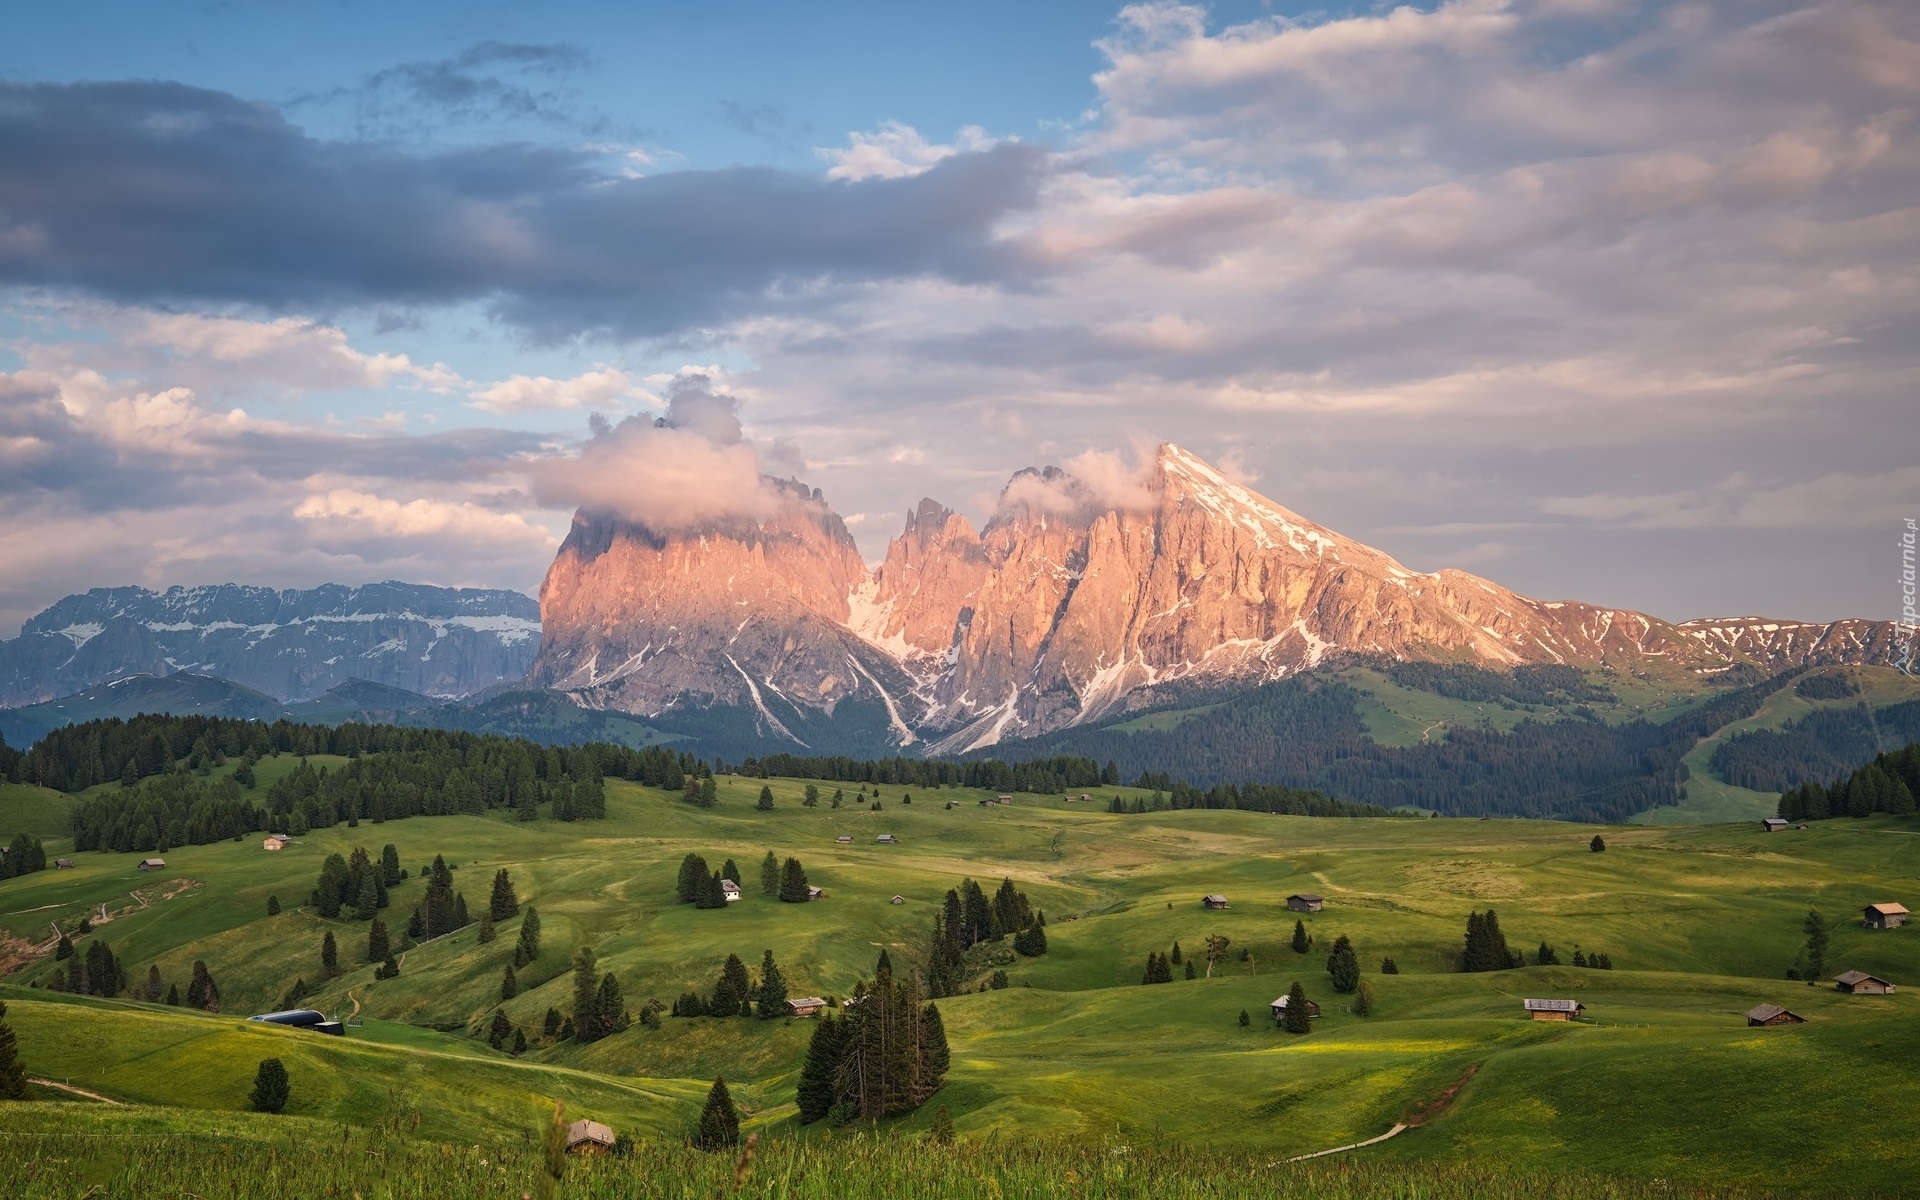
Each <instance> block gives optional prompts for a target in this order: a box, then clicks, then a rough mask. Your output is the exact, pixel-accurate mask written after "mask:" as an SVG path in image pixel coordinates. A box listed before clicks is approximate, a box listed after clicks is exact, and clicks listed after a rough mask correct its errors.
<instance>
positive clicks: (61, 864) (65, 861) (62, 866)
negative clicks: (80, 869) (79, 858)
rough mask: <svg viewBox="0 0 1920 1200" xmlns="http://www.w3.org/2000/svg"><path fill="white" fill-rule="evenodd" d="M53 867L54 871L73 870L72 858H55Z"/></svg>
mask: <svg viewBox="0 0 1920 1200" xmlns="http://www.w3.org/2000/svg"><path fill="white" fill-rule="evenodd" d="M53 869H54V870H56V871H71V870H73V860H72V859H70V858H56V859H54V860H53Z"/></svg>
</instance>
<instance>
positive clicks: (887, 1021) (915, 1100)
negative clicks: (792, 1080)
mask: <svg viewBox="0 0 1920 1200" xmlns="http://www.w3.org/2000/svg"><path fill="white" fill-rule="evenodd" d="M841 1014H842V1015H841V1016H839V1017H838V1018H836V1017H834V1016H833V1015H832V1014H831V1013H830V1012H829V1013H827V1014H823V1015H822V1016H821V1018H820V1023H819V1025H817V1026H816V1027H815V1028H814V1031H813V1038H812V1040H811V1041H810V1042H809V1043H808V1045H807V1057H806V1061H805V1062H804V1063H803V1064H802V1065H801V1068H800V1080H799V1085H798V1088H797V1092H798V1100H799V1107H800V1120H801V1122H802V1123H803V1124H811V1123H812V1122H814V1121H818V1120H821V1119H823V1118H824V1119H828V1120H831V1121H833V1123H835V1124H836V1125H843V1124H846V1123H848V1122H851V1121H860V1120H866V1121H877V1120H879V1119H880V1118H882V1117H896V1116H901V1115H903V1114H905V1113H910V1112H912V1111H914V1110H915V1109H917V1108H919V1107H920V1106H921V1105H922V1104H924V1103H926V1101H927V1098H928V1097H930V1096H932V1095H933V1094H934V1093H935V1092H937V1091H939V1090H940V1085H941V1083H942V1082H944V1081H945V1079H946V1074H947V1066H948V1058H949V1051H948V1047H947V1033H946V1027H945V1025H943V1024H942V1022H941V1020H940V1010H939V1008H938V1007H936V1006H935V1005H934V1004H933V1002H932V1001H931V1000H929V999H927V997H926V996H925V995H924V994H923V993H922V991H921V987H920V980H919V978H918V976H916V975H914V974H913V973H912V972H909V973H908V974H907V977H906V979H905V980H904V981H901V980H897V979H896V978H895V977H894V973H893V964H892V962H891V960H890V959H889V958H888V956H887V954H886V952H885V951H882V952H881V955H880V961H879V963H878V964H877V965H876V966H875V968H874V978H873V983H872V984H871V985H868V983H867V982H866V981H865V980H862V981H861V982H859V983H858V984H855V985H854V989H853V995H852V996H850V997H848V999H847V1002H846V1003H845V1004H844V1005H843V1006H842V1007H841Z"/></svg>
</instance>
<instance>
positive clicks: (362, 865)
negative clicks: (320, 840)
mask: <svg viewBox="0 0 1920 1200" xmlns="http://www.w3.org/2000/svg"><path fill="white" fill-rule="evenodd" d="M404 875H405V872H403V871H402V870H401V869H400V851H399V850H398V849H396V848H395V847H394V845H393V843H392V842H388V843H387V844H386V845H385V846H383V847H381V849H380V862H379V864H378V865H375V863H374V861H373V859H372V858H371V857H370V856H369V855H368V854H367V851H366V848H365V847H363V846H355V847H354V848H353V855H352V858H351V859H348V858H343V857H341V856H340V855H339V854H338V853H334V854H329V855H327V857H326V859H325V860H324V861H322V862H321V864H320V878H319V881H318V882H317V883H315V884H314V887H313V891H312V892H311V893H309V895H308V897H307V903H309V904H311V905H313V906H314V908H315V909H317V910H318V911H319V913H320V915H321V916H323V917H325V918H326V919H327V920H329V921H332V920H336V919H338V918H339V916H340V914H341V913H342V912H343V911H348V912H349V915H350V916H351V917H352V918H353V919H354V920H356V921H371V920H373V918H374V916H375V914H377V913H378V912H379V911H380V910H381V909H383V908H385V907H387V905H388V903H389V900H388V897H387V889H388V888H391V887H397V886H399V883H400V880H401V879H402V878H403V877H404Z"/></svg>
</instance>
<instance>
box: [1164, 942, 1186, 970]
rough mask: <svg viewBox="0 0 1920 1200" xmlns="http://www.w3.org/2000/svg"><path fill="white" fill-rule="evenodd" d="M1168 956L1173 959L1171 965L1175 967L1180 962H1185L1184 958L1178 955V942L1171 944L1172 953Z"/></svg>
mask: <svg viewBox="0 0 1920 1200" xmlns="http://www.w3.org/2000/svg"><path fill="white" fill-rule="evenodd" d="M1168 957H1169V958H1170V959H1171V960H1172V961H1173V965H1174V966H1176V967H1177V966H1179V965H1180V964H1181V963H1183V962H1185V961H1186V960H1185V959H1183V958H1181V957H1180V943H1179V942H1175V943H1174V944H1173V953H1172V954H1171V955H1169V956H1168Z"/></svg>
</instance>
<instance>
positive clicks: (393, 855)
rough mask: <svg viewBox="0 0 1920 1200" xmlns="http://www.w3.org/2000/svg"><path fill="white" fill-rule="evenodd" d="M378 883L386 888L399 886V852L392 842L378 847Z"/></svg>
mask: <svg viewBox="0 0 1920 1200" xmlns="http://www.w3.org/2000/svg"><path fill="white" fill-rule="evenodd" d="M380 882H381V883H384V884H386V885H387V886H388V887H398V886H399V885H400V851H399V849H398V848H397V847H395V846H394V844H393V843H392V842H388V843H387V844H386V845H384V846H382V847H380Z"/></svg>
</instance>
